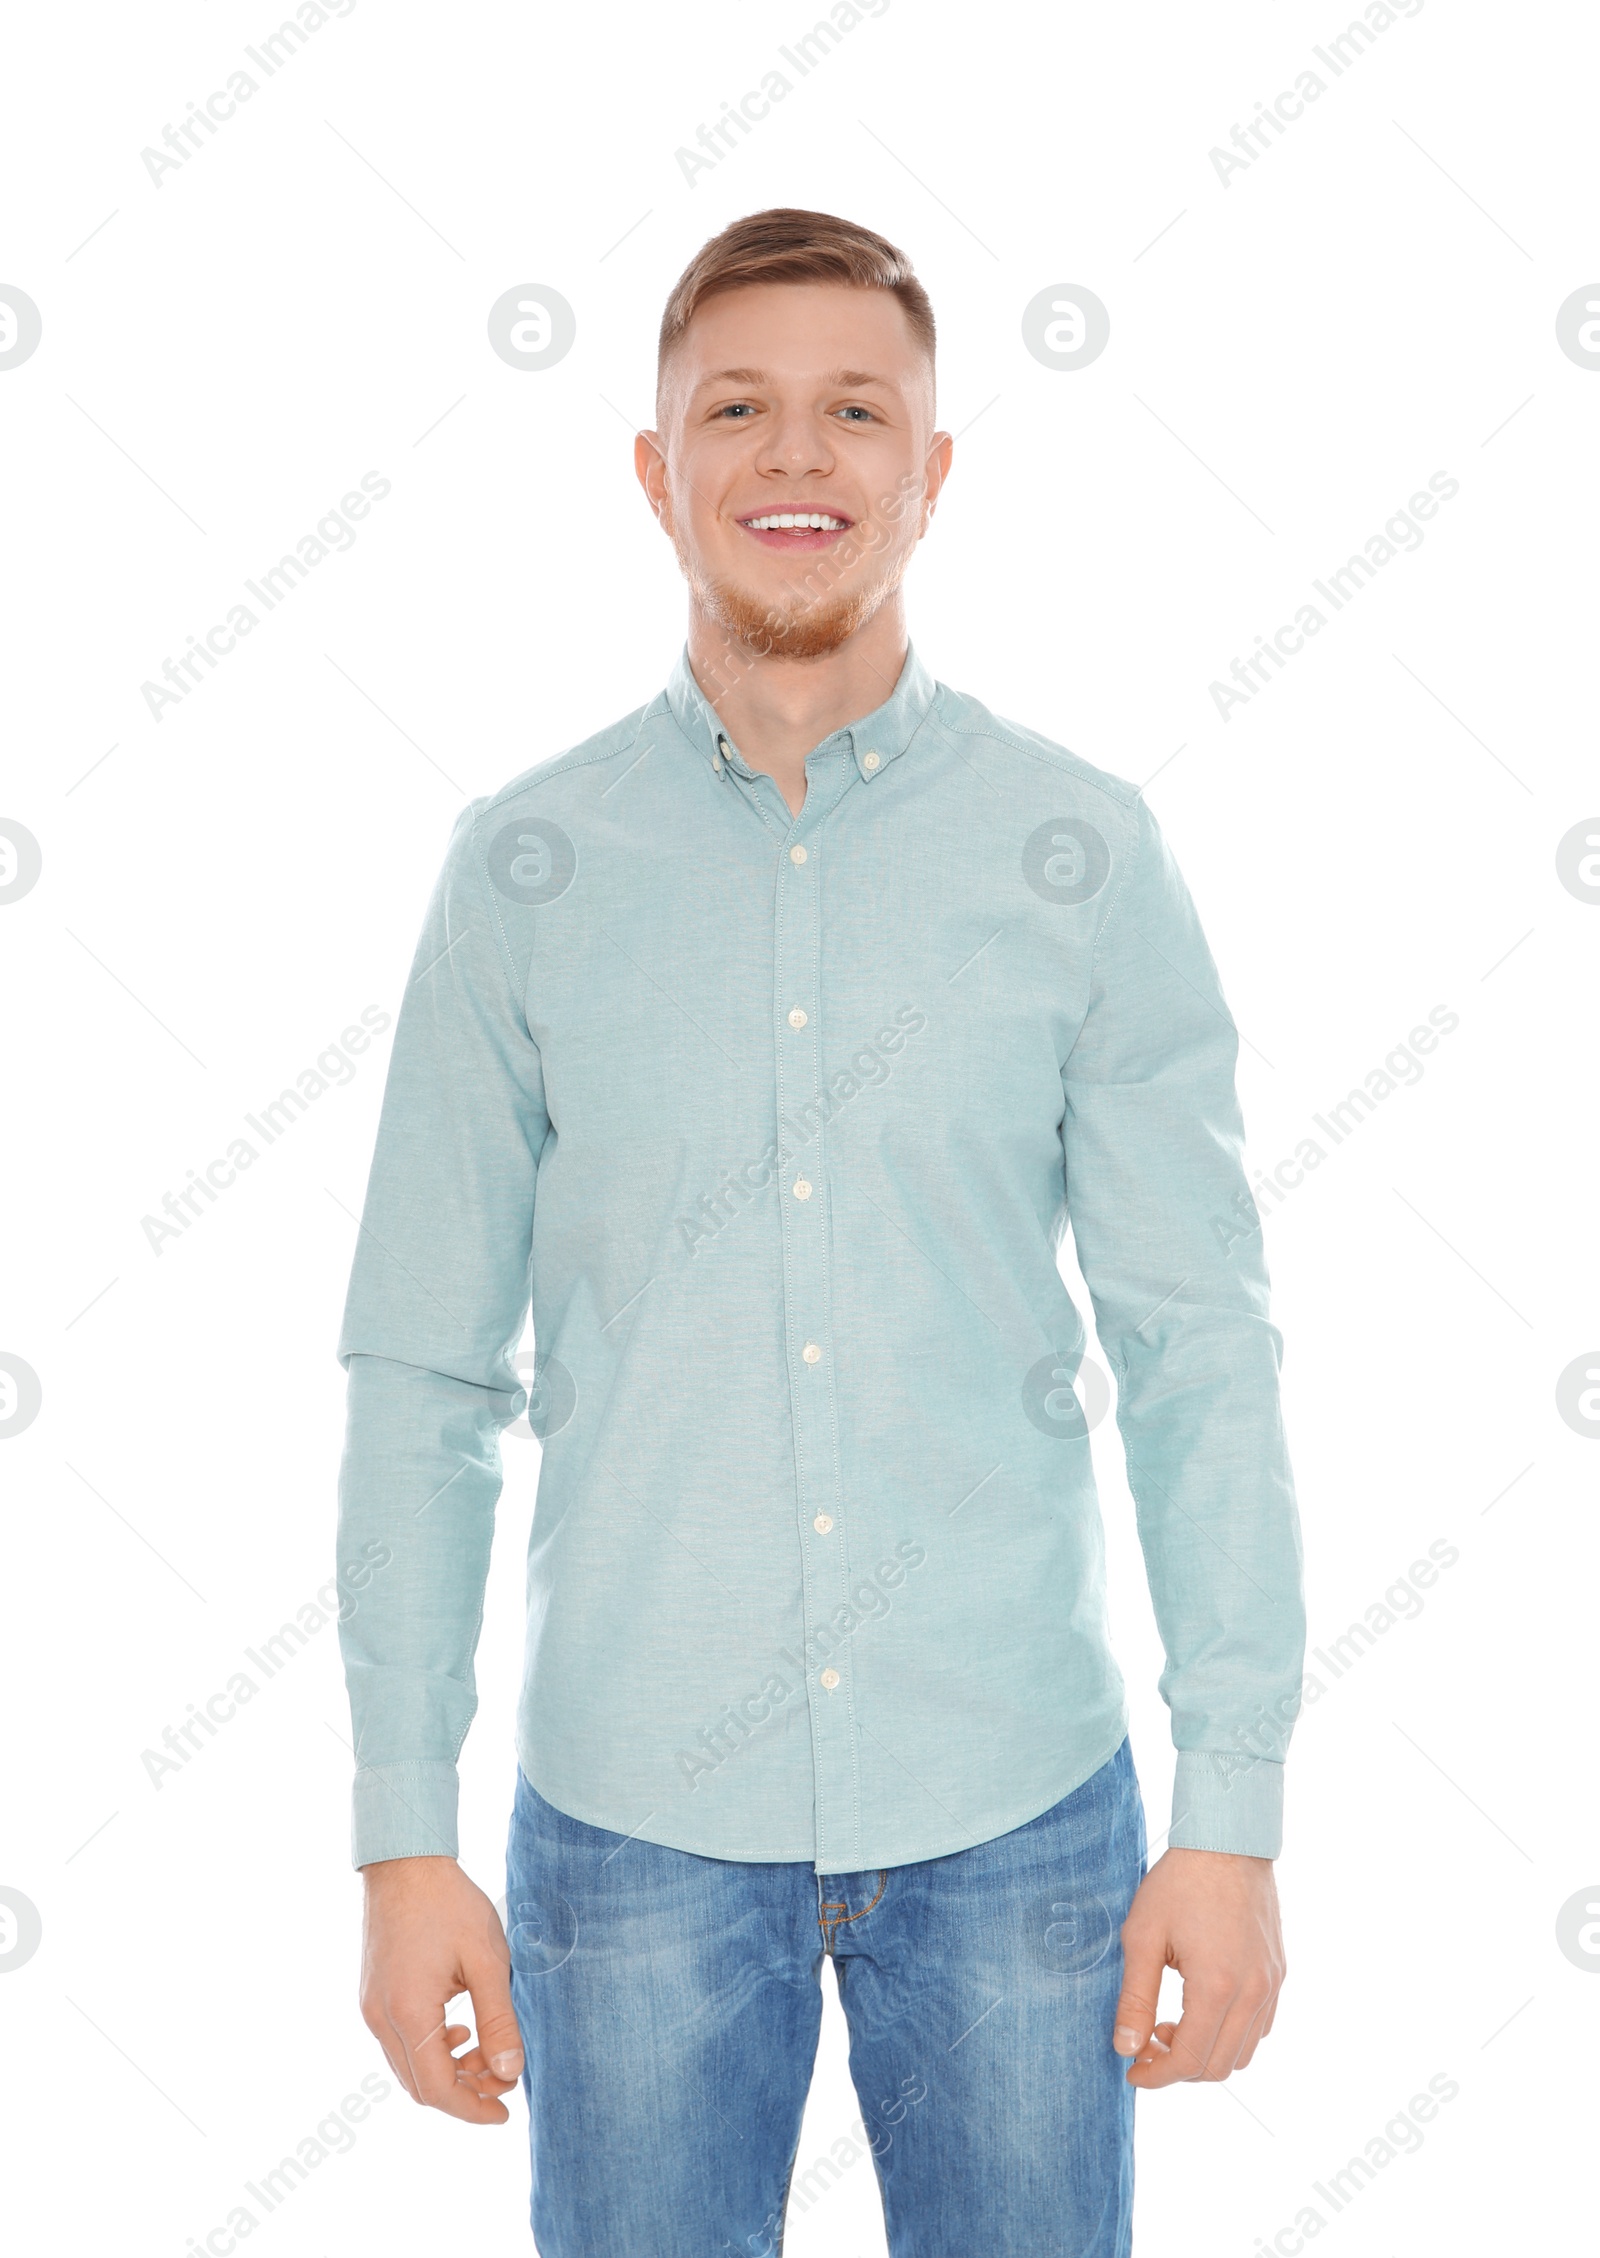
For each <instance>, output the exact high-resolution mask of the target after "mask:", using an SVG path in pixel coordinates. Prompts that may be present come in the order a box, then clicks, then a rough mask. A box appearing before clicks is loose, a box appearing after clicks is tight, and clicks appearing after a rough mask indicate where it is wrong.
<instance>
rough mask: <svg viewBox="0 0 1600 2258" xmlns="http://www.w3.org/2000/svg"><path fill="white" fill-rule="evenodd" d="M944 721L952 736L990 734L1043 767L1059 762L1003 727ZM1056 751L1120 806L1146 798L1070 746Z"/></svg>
mask: <svg viewBox="0 0 1600 2258" xmlns="http://www.w3.org/2000/svg"><path fill="white" fill-rule="evenodd" d="M941 721H942V726H943V727H944V728H945V729H948V730H949V732H950V734H951V735H952V736H960V737H988V738H990V739H991V740H992V741H993V742H994V743H995V744H997V745H1004V746H1006V748H1007V749H1008V750H1009V751H1011V752H1014V753H1025V754H1026V755H1027V756H1028V758H1029V759H1030V760H1036V761H1038V762H1039V763H1040V764H1041V766H1043V767H1046V768H1054V767H1056V766H1057V765H1058V764H1057V762H1056V761H1055V760H1052V759H1051V757H1050V755H1049V754H1048V753H1046V752H1044V751H1042V750H1041V749H1040V747H1038V746H1037V745H1029V744H1027V743H1025V742H1024V740H1023V739H1022V738H1020V737H1012V736H1010V735H1007V734H1005V733H1003V732H1002V731H1001V730H999V729H984V728H981V727H978V726H976V725H975V724H973V723H971V722H964V721H952V720H950V719H948V718H947V717H941ZM1055 750H1056V752H1057V753H1058V754H1059V756H1060V759H1061V761H1064V762H1070V763H1071V767H1072V773H1073V774H1074V775H1075V776H1077V777H1078V778H1079V779H1080V780H1081V781H1082V782H1083V783H1085V784H1088V785H1090V786H1092V788H1093V789H1094V790H1095V791H1097V792H1101V793H1103V794H1104V795H1105V797H1106V798H1107V799H1108V800H1110V801H1112V802H1113V803H1114V805H1116V806H1117V807H1124V808H1131V807H1133V806H1134V805H1135V803H1136V802H1138V801H1139V800H1140V799H1142V798H1143V796H1144V795H1143V793H1142V792H1141V791H1140V789H1139V787H1138V785H1136V784H1130V785H1127V786H1125V787H1123V789H1121V790H1118V789H1117V786H1118V784H1119V782H1120V779H1118V778H1115V777H1110V776H1108V775H1106V774H1105V773H1104V772H1103V771H1100V772H1097V771H1096V770H1095V768H1094V766H1093V763H1092V762H1089V761H1086V760H1084V759H1083V758H1082V757H1081V756H1080V755H1079V754H1077V753H1075V752H1073V751H1072V750H1071V749H1070V748H1069V747H1068V746H1066V745H1058V746H1057V747H1056V748H1055Z"/></svg>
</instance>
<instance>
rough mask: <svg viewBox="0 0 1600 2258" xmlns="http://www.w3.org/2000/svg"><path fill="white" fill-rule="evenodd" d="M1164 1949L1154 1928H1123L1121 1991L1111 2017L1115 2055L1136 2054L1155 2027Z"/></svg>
mask: <svg viewBox="0 0 1600 2258" xmlns="http://www.w3.org/2000/svg"><path fill="white" fill-rule="evenodd" d="M1166 1964H1167V1955H1166V1947H1165V1945H1164V1943H1163V1941H1162V1940H1161V1938H1160V1936H1159V1934H1158V1932H1157V1931H1156V1930H1154V1929H1133V1930H1131V1931H1130V1930H1128V1929H1124V1931H1123V1934H1122V1990H1121V1991H1120V1993H1119V1994H1118V1996H1117V2010H1116V2013H1115V2015H1114V2016H1113V2017H1112V2030H1111V2043H1112V2045H1113V2046H1114V2047H1115V2048H1116V2050H1117V2052H1118V2053H1119V2054H1137V2053H1138V2051H1139V2049H1140V2048H1141V2047H1142V2046H1143V2045H1144V2044H1145V2043H1146V2042H1147V2040H1148V2039H1149V2036H1150V2033H1151V2032H1152V2031H1153V2030H1154V2029H1155V2027H1156V2003H1157V2001H1158V2000H1159V1998H1160V1996H1161V1971H1162V1969H1163V1968H1164V1967H1165V1966H1166Z"/></svg>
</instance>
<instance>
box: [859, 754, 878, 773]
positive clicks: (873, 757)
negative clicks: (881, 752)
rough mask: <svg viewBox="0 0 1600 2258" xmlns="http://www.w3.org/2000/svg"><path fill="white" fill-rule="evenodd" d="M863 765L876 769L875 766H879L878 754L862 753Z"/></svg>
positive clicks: (866, 767)
mask: <svg viewBox="0 0 1600 2258" xmlns="http://www.w3.org/2000/svg"><path fill="white" fill-rule="evenodd" d="M861 765H862V767H863V768H865V769H869V770H870V769H874V768H876V767H877V765H878V756H877V754H876V753H863V754H862V756H861Z"/></svg>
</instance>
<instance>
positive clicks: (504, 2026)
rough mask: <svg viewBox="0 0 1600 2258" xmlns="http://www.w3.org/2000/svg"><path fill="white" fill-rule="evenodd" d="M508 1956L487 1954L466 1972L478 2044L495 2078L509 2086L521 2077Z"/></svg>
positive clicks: (519, 2033)
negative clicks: (503, 1957) (504, 2081)
mask: <svg viewBox="0 0 1600 2258" xmlns="http://www.w3.org/2000/svg"><path fill="white" fill-rule="evenodd" d="M509 1971H510V1955H509V1953H508V1954H507V1955H506V1957H505V1959H504V1960H502V1959H501V1958H500V1956H499V1954H497V1953H494V1952H490V1953H486V1954H484V1955H483V1956H482V1957H481V1958H480V1959H478V1960H476V1961H474V1963H473V1964H472V1966H471V1967H469V1968H468V1969H467V1970H466V1971H465V1973H466V1978H467V1989H468V1991H469V1992H470V1993H471V1994H472V2012H473V2016H474V2018H475V2020H476V2022H477V2025H478V2045H479V2048H480V2049H481V2051H482V2054H483V2058H484V2060H485V2061H486V2062H487V2063H488V2065H489V2068H490V2070H491V2071H492V2073H493V2074H494V2076H495V2077H497V2078H504V2079H506V2080H508V2081H509V2082H511V2083H513V2084H514V2083H515V2081H516V2080H517V2079H518V2078H520V2077H521V2075H522V2063H523V2052H522V2032H521V2030H520V2028H519V2027H518V2024H517V2012H516V2009H515V2008H514V2007H513V2006H512V2004H511V1983H510V1974H509Z"/></svg>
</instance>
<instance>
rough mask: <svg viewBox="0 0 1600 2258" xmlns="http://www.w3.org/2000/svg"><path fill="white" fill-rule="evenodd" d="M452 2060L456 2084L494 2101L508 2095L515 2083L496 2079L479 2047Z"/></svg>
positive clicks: (509, 2079) (512, 2079)
mask: <svg viewBox="0 0 1600 2258" xmlns="http://www.w3.org/2000/svg"><path fill="white" fill-rule="evenodd" d="M466 2035H467V2034H466V2032H465V2031H463V2032H462V2033H461V2036H462V2037H463V2038H465V2037H466ZM453 2059H454V2061H455V2065H456V2079H457V2082H458V2083H460V2084H463V2085H470V2086H471V2087H472V2088H473V2090H474V2092H476V2093H480V2094H483V2095H485V2096H490V2095H492V2096H493V2098H494V2099H495V2100H499V2098H500V2096H501V2095H502V2094H506V2093H509V2092H510V2091H511V2088H512V2087H513V2086H514V2085H515V2084H516V2082H517V2081H516V2079H515V2078H497V2077H496V2076H495V2074H494V2072H493V2071H492V2070H491V2069H490V2067H489V2065H488V2063H487V2062H486V2061H485V2060H484V2058H483V2048H482V2047H481V2046H474V2047H472V2048H470V2049H469V2050H468V2051H467V2052H466V2053H465V2054H457V2055H455V2056H454V2057H453Z"/></svg>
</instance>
